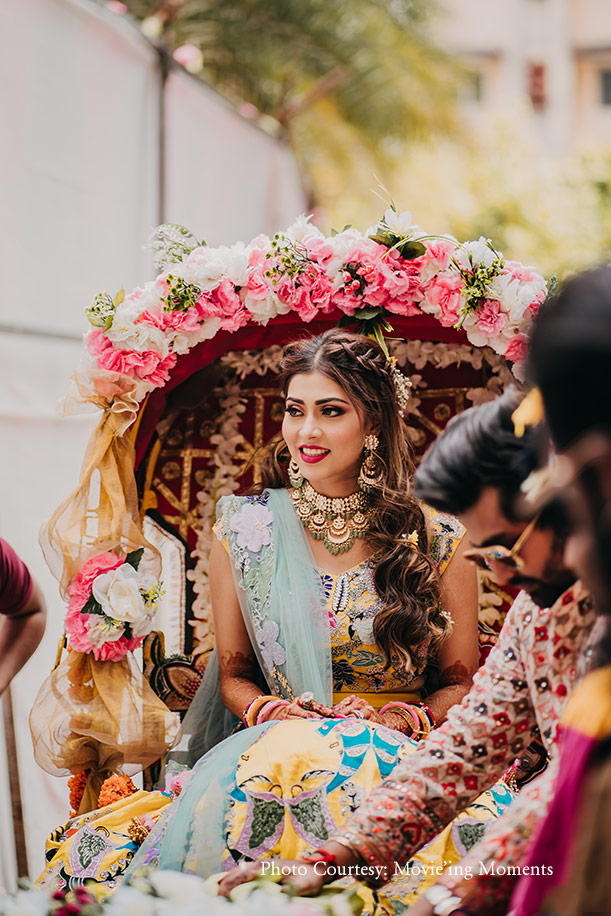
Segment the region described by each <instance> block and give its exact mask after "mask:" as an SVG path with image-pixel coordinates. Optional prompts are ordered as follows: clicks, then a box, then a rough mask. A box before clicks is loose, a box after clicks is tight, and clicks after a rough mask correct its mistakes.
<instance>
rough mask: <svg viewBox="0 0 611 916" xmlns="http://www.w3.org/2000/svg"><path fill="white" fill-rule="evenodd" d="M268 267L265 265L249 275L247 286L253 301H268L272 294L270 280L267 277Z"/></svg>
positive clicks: (256, 268)
mask: <svg viewBox="0 0 611 916" xmlns="http://www.w3.org/2000/svg"><path fill="white" fill-rule="evenodd" d="M266 270H267V267H265V266H264V265H263V264H261V265H260V266H257V267H255V268H254V269H253V270H251V271H250V273H249V275H248V283H247V284H246V286H247V289H248V293H249V295H250V296H252V298H253V299H267V297H268V296H269V293H270V285H269V284H270V280H269V278H268V277H266V276H265V271H266Z"/></svg>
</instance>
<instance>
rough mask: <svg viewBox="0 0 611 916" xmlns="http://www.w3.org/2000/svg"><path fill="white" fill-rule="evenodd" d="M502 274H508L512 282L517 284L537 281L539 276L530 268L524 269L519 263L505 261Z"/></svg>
mask: <svg viewBox="0 0 611 916" xmlns="http://www.w3.org/2000/svg"><path fill="white" fill-rule="evenodd" d="M503 273H505V274H509V275H510V276H511V279H512V280H517V281H518V283H532V282H533V280H539V279H541V278H540V275H539V274H538V273H537V271H536V270H534V268H532V267H525V266H524V264H521V263H520V262H519V261H505V265H504V268H503Z"/></svg>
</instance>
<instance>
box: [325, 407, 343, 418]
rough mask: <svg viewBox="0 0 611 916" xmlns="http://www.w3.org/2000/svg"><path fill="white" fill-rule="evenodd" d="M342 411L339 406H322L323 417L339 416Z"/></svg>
mask: <svg viewBox="0 0 611 916" xmlns="http://www.w3.org/2000/svg"><path fill="white" fill-rule="evenodd" d="M343 413H344V411H343V410H342V408H341V407H331V406H330V407H323V410H322V415H323V417H341V416H342V414H343Z"/></svg>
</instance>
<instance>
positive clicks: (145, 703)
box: [30, 652, 180, 814]
mask: <svg viewBox="0 0 611 916" xmlns="http://www.w3.org/2000/svg"><path fill="white" fill-rule="evenodd" d="M179 728H180V722H179V718H178V716H177V714H176V713H172V712H170V710H169V709H168V708H167V706H166V705H165V703H163V702H162V701H161V700H160V699H159V697H157V696H156V694H155V693H153V691H152V690H151V687H150V686H149V684H148V682H147V681H146V680H145V679H144V678H143V676H142V672H141V671H140V669H139V668H138V666H137V664H136V662H135V660H134V658H133V656H132V655H128V656H126V657H125V658H123V659H121V661H118V662H108V661H96V659H95V658H94V657H93V656H92V655H84V654H81V653H80V652H69V653H68V655H67V656H66V658H65V659H64V661H63V662H62V663H61V664H60V665H59V666H58V667H57V668H56V669H55V670H54V671H53V672H52V673H51V674H50V675H49V677H48V678H47V679H46V681H45V682H44V684H43V685H42V687H41V688H40V691H39V693H38V696H37V697H36V701H35V703H34V707H33V709H32V712H31V715H30V730H31V733H32V742H33V745H34V757H35V759H36V762H37V763H38V764H39V766H41V767H42V768H43V770H46V772H47V773H51V774H52V775H54V776H67V775H69V774H70V773H80V772H82V771H83V770H88V769H89V770H91V773H90V774H89V779H88V782H87V787H86V790H85V795H84V796H83V802H82V804H81V807H80V809H79V813H81V814H82V813H84V812H85V811H91V810H92V809H93V808H95V807H97V797H98V793H99V790H100V787H101V785H102V782H103V781H104V779H106V777H107V776H110V775H111V774H112V773H117V772H123V773H128V774H133V773H136V772H138V771H140V770H141V769H143V768H144V767H147V766H149V765H150V764H152V763H153V762H154V761H155V760H158V759H159V757H161V755H162V754H164V753H165V751H166V750H167V749H168V748H169V747H171V746H172V745H173V744H174V743H175V742H176V740H177V738H178V733H179Z"/></svg>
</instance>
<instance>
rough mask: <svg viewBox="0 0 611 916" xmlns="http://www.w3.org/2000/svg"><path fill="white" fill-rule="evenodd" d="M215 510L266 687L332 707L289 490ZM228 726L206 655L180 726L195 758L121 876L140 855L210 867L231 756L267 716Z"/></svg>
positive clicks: (324, 619) (313, 585) (315, 586)
mask: <svg viewBox="0 0 611 916" xmlns="http://www.w3.org/2000/svg"><path fill="white" fill-rule="evenodd" d="M217 517H218V519H219V523H218V526H217V536H218V537H219V539H220V540H221V541H223V540H226V543H227V546H228V550H229V555H230V558H231V564H232V570H233V574H234V579H235V583H236V590H237V593H238V597H239V600H240V606H241V608H242V613H243V615H244V622H245V625H246V628H247V630H248V634H249V637H250V640H251V643H252V646H253V648H254V651H255V654H256V657H257V660H258V662H259V665H260V668H261V671H262V672H263V676H264V678H265V680H266V682H267V685H268V689H269V692H270V693H273V694H274V695H277V696H279V697H284V698H286V699H293V698H294V697H297V696H299V694H300V693H303V692H304V691H306V690H310V691H312V692H313V694H314V696H315V697H316V699H317V700H319V701H320V702H322V703H326V704H329V705H331V703H332V697H333V681H332V671H331V633H330V625H329V619H328V614H327V610H326V603H325V595H324V591H323V585H322V581H321V577H320V575H319V573H318V571H317V570H316V566H315V563H314V559H313V556H312V553H311V551H310V547H309V544H308V542H307V540H306V535H305V532H304V530H303V527H302V525H301V523H300V522H299V520H298V518H297V516H296V514H295V511H294V509H293V507H292V504H291V500H290V497H289V495H288V492H287V491H286V490H266V491H265V492H264V493H263V494H262V495H261V496H259V497H254V498H253V497H235V496H228V497H224V498H223V499H222V500H220V501H219V505H218V510H217ZM236 727H239V720H238V719H237V718H236V717H235V716H234V715H232V714H231V713H230V712H229V710H227V709H226V708H225V706H224V705H223V703H222V701H221V699H220V694H219V675H218V661H217V659H216V654H214V656H213V658H212V659H211V660H210V662H209V664H208V667H207V669H206V674H205V677H204V680H203V682H202V684H201V686H200V688H199V690H198V692H197V694H196V696H195V698H194V700H193V703H192V704H191V709H190V710H189V713H188V714H187V717H186V719H185V723H184V731H185V732H186V734H187V735H188V745H189V751H188V753H189V757H191V758H194V757H195V759H197V758H198V757H199V760H198V762H197V763H196V765H195V767H194V770H193V773H192V775H191V778H190V780H189V782H188V783H187V785H186V787H185V788H184V789H183V791H182V793H181V795H180V798H179V799H178V801H177V802H176V803H175V804H174V805H172V807H171V809H170V811H169V812H168V815H167V817H166V818H164V819H163V824H162V823H161V822H160V824H159V825H158V826H157V828H156V829H155V830H154V831H153V832H152V834H151V835H150V836H149V838H148V840H147V841H146V843H145V844H144V846H143V847H142V849H141V850H140V852H139V853H138V854H137V855H136V856H135V858H134V860H133V863H132V865H131V866H130V869H129V873H130V874H133V873H134V871H135V870H136V869H138V868H139V867H141V866H143V865H146V864H147V862H149V861H151V862H154V864H156V865H158V867H159V868H172V869H176V870H182V869H183V868H185V867H186V868H188V870H190V871H196V872H197V873H198V874H200V875H203V876H207V875H208V874H211V873H212V872H215V871H218V869H219V868H220V865H221V862H222V860H223V851H224V844H223V835H224V831H223V822H224V819H225V816H226V811H227V807H228V804H229V792H230V788H231V785H232V780H233V777H234V774H235V770H236V767H237V763H238V760H239V758H240V756H241V754H243V753H244V752H245V751H246V750H247V749H248V747H249V746H250V745H251V744H252V743H253V742H254V741H256V740H257V739H258V738H259V737H260V735H261V734H262V733H263V732H264V731H265V730H266V729H268V728H269V727H271V723H268V724H263V725H259V726H255V727H253V728H249V729H245V730H241V731H237V732H235V729H236ZM232 732H235V734H232ZM223 739H225V740H223ZM208 751H209V752H208ZM202 754H203V756H202ZM173 756H174V758H175V759H178V760H180V759H181V756H180V754H178V755H177V754H173ZM182 759H183V760H184V759H185V758H184V757H183V758H182ZM187 759H188V758H187Z"/></svg>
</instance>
